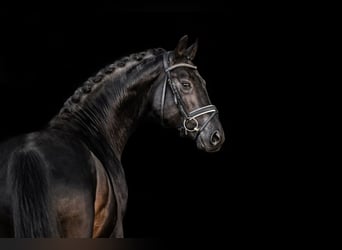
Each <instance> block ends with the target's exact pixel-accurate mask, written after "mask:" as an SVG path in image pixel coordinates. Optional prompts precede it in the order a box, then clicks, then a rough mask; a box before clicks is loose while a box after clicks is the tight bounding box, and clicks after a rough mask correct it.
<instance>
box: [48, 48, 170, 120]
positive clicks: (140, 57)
mask: <svg viewBox="0 0 342 250" xmlns="http://www.w3.org/2000/svg"><path fill="white" fill-rule="evenodd" d="M164 52H165V50H164V49H162V48H155V49H149V50H146V51H143V52H140V53H133V54H131V55H129V56H126V57H122V58H121V59H119V60H117V61H115V62H114V63H112V64H109V65H107V66H106V67H104V68H102V69H101V70H100V71H99V72H98V73H97V74H95V75H94V76H92V77H89V78H88V79H87V80H86V81H85V82H84V83H83V84H82V85H81V86H80V87H78V88H77V89H76V90H75V92H74V94H73V95H72V96H70V97H69V98H68V99H67V100H66V101H65V103H64V105H63V107H62V108H61V110H60V112H59V113H58V114H57V115H56V116H55V117H54V118H53V119H52V121H54V120H58V119H62V120H67V119H68V118H69V117H70V116H71V115H72V114H74V113H75V112H76V111H79V110H81V109H82V108H83V106H84V101H85V100H86V99H87V97H88V96H90V95H91V94H92V93H94V92H95V90H96V89H98V88H100V87H101V86H102V85H103V83H104V82H106V81H109V80H114V79H115V78H120V77H123V76H124V75H126V74H129V73H131V71H132V70H133V69H134V68H135V67H134V66H136V65H138V64H142V65H143V64H145V63H146V62H144V61H146V60H144V59H147V58H149V57H152V56H157V55H159V54H161V53H164ZM119 82H120V83H121V84H125V83H124V82H125V81H119ZM120 86H121V85H120ZM120 86H117V88H118V89H119V88H120ZM118 92H119V91H118ZM117 94H118V95H119V93H117Z"/></svg>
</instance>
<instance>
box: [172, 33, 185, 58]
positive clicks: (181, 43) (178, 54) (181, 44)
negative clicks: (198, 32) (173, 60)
mask: <svg viewBox="0 0 342 250" xmlns="http://www.w3.org/2000/svg"><path fill="white" fill-rule="evenodd" d="M187 44H188V35H185V36H183V37H182V38H181V39H179V41H178V44H177V47H176V49H175V56H176V57H181V56H183V55H184V53H185V52H186V46H187Z"/></svg>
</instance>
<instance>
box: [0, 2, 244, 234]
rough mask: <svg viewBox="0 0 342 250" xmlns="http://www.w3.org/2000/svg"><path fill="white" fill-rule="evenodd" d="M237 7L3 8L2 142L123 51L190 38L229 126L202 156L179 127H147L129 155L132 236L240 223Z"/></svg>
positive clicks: (52, 110) (220, 229)
mask: <svg viewBox="0 0 342 250" xmlns="http://www.w3.org/2000/svg"><path fill="white" fill-rule="evenodd" d="M233 27H234V24H233V18H232V11H231V10H230V9H227V8H223V7H222V6H217V7H212V6H208V5H203V4H196V7H193V5H190V4H189V5H187V4H183V5H176V4H174V5H172V4H168V5H160V6H158V5H148V4H140V5H135V6H123V5H122V6H121V5H118V4H107V5H102V6H96V7H94V8H92V9H87V10H81V9H78V10H76V9H75V10H71V9H69V10H66V9H60V10H59V9H57V8H48V9H46V10H35V11H32V10H30V11H25V10H24V9H21V10H18V9H14V8H3V9H0V28H1V39H0V43H1V47H0V121H1V122H0V127H1V130H0V140H4V139H6V138H9V137H11V136H14V135H17V134H21V133H25V132H30V131H34V130H38V129H40V128H42V127H43V126H44V125H45V124H46V123H47V122H48V121H49V120H50V119H51V118H52V117H53V116H54V115H55V114H56V113H57V112H58V111H59V109H60V108H61V106H62V105H63V102H64V101H65V100H66V99H67V98H68V97H69V96H70V95H71V94H72V93H73V91H74V90H75V89H76V88H77V86H79V85H80V84H82V83H83V82H84V81H85V80H86V79H87V78H88V77H90V76H92V75H94V74H95V73H96V72H97V71H98V70H100V69H101V68H103V67H104V66H105V65H107V64H109V63H112V62H114V61H115V60H117V59H119V58H120V57H122V56H126V55H129V54H131V53H134V52H140V51H144V50H146V49H149V48H157V47H162V48H164V49H166V50H172V49H174V47H175V46H176V44H177V42H178V40H179V38H180V37H181V36H183V35H184V34H188V35H189V38H190V43H191V42H194V41H195V39H196V38H198V40H199V49H198V53H197V56H196V58H195V60H194V62H195V64H196V65H197V66H198V69H199V72H200V73H201V75H202V76H203V78H205V79H206V81H207V89H208V93H209V96H210V98H211V101H212V102H213V104H215V105H216V106H217V108H218V109H219V112H220V118H221V122H222V124H223V127H224V129H225V132H226V142H225V144H224V147H223V149H222V150H221V151H220V152H217V153H212V154H208V153H204V152H200V151H198V150H197V149H196V146H195V143H194V142H192V141H190V140H188V139H183V138H179V136H178V134H177V132H176V131H174V130H170V129H164V128H161V127H160V126H159V125H158V124H153V123H145V124H143V125H142V126H141V127H139V129H138V130H137V131H136V132H135V133H134V134H133V136H132V137H131V138H130V140H129V142H128V144H127V147H126V149H125V152H124V155H123V165H124V168H125V171H126V175H127V181H128V187H129V202H128V210H127V214H126V217H125V221H124V222H125V236H126V237H129V238H131V237H132V238H133V237H178V236H189V235H196V236H201V237H202V236H203V237H208V236H213V235H215V236H217V235H219V234H222V233H223V234H224V232H225V231H226V230H227V229H228V228H229V229H232V226H231V225H237V221H238V220H239V219H240V218H239V217H240V216H241V214H240V213H237V210H239V205H238V204H236V202H237V201H238V200H239V199H240V198H237V196H238V194H239V192H240V189H241V188H242V187H241V186H239V184H238V183H237V180H236V178H237V177H236V176H235V175H236V167H237V166H236V165H235V164H233V156H232V117H233V110H234V106H233V105H234V103H233V101H232V99H233V97H234V95H235V93H234V91H233V89H234V86H235V84H236V82H235V81H234V79H233V77H232V76H233V75H234V72H233V71H234V68H233V63H234V62H233V53H234V52H235V51H234V49H235V48H234V43H233V41H234V36H233Z"/></svg>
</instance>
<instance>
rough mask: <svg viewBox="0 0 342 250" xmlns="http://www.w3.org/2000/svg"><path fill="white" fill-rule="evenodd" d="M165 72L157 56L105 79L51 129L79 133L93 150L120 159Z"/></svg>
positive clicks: (52, 124)
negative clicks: (156, 81) (156, 82)
mask: <svg viewBox="0 0 342 250" xmlns="http://www.w3.org/2000/svg"><path fill="white" fill-rule="evenodd" d="M162 69H163V65H162V55H157V56H150V57H147V58H145V59H144V60H142V61H140V62H139V63H133V64H132V65H131V66H126V67H125V68H124V69H120V70H121V72H120V73H119V74H116V75H109V76H108V77H104V78H103V80H102V82H101V83H98V84H97V87H96V88H95V89H94V90H92V93H91V94H89V95H88V96H87V97H86V98H84V100H82V103H81V104H77V105H76V106H75V107H74V108H72V107H70V106H72V105H67V106H69V107H68V108H67V112H65V111H63V110H65V108H64V109H62V111H61V113H60V114H59V115H57V116H56V117H55V118H54V119H53V120H52V121H51V122H50V127H52V128H58V129H63V130H66V131H68V132H70V133H76V134H78V135H80V137H81V138H82V140H83V141H84V142H85V143H86V144H87V145H88V146H90V148H91V149H92V150H93V151H98V154H105V152H106V153H114V154H115V156H116V157H117V158H118V159H119V160H120V159H121V155H122V152H123V149H124V147H125V145H126V143H127V141H128V138H129V136H130V135H131V134H132V132H133V131H134V129H135V128H136V127H137V125H138V123H139V121H140V120H141V118H142V116H143V115H144V114H145V113H146V108H147V104H148V97H149V94H150V91H151V89H152V85H153V83H154V82H155V80H156V79H157V77H158V76H159V75H160V73H161V72H162ZM76 92H77V90H76ZM76 92H75V93H76ZM71 99H72V98H71ZM108 150H110V151H111V152H108ZM95 153H96V152H95Z"/></svg>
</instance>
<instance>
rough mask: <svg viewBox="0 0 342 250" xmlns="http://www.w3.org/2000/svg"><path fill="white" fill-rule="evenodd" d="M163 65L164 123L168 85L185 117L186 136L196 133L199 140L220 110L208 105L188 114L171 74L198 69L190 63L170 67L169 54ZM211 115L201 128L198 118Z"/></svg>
mask: <svg viewBox="0 0 342 250" xmlns="http://www.w3.org/2000/svg"><path fill="white" fill-rule="evenodd" d="M163 63H164V71H165V74H166V77H165V81H164V84H163V90H162V99H161V120H162V123H164V105H165V97H166V85H167V84H168V85H169V86H170V89H171V91H172V94H173V99H174V102H175V104H176V105H177V107H178V108H179V110H180V112H181V113H182V115H183V117H184V120H183V127H182V128H183V129H184V133H185V135H187V134H188V133H196V135H195V138H197V136H198V135H199V134H200V133H201V131H202V130H203V129H204V128H205V127H206V126H207V124H208V123H209V122H210V120H211V119H213V118H214V116H215V115H216V114H217V113H218V110H217V108H216V107H215V106H214V105H207V106H204V107H200V108H197V109H195V110H192V111H190V112H189V113H188V112H187V111H186V109H185V107H184V102H183V100H182V98H181V95H180V93H179V91H178V89H177V87H176V84H175V83H174V82H173V81H172V78H171V74H170V72H171V70H173V69H176V68H179V67H186V68H191V69H197V67H196V66H194V65H191V64H188V63H177V64H174V65H172V66H170V65H169V52H167V53H165V54H164V58H163ZM209 113H211V115H210V116H209V118H208V119H207V120H206V121H205V122H204V123H203V125H202V126H201V127H200V128H199V123H198V120H197V119H196V118H197V117H200V116H202V115H205V114H209ZM191 124H194V125H195V126H194V127H193V128H189V125H191ZM182 128H181V129H182Z"/></svg>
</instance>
